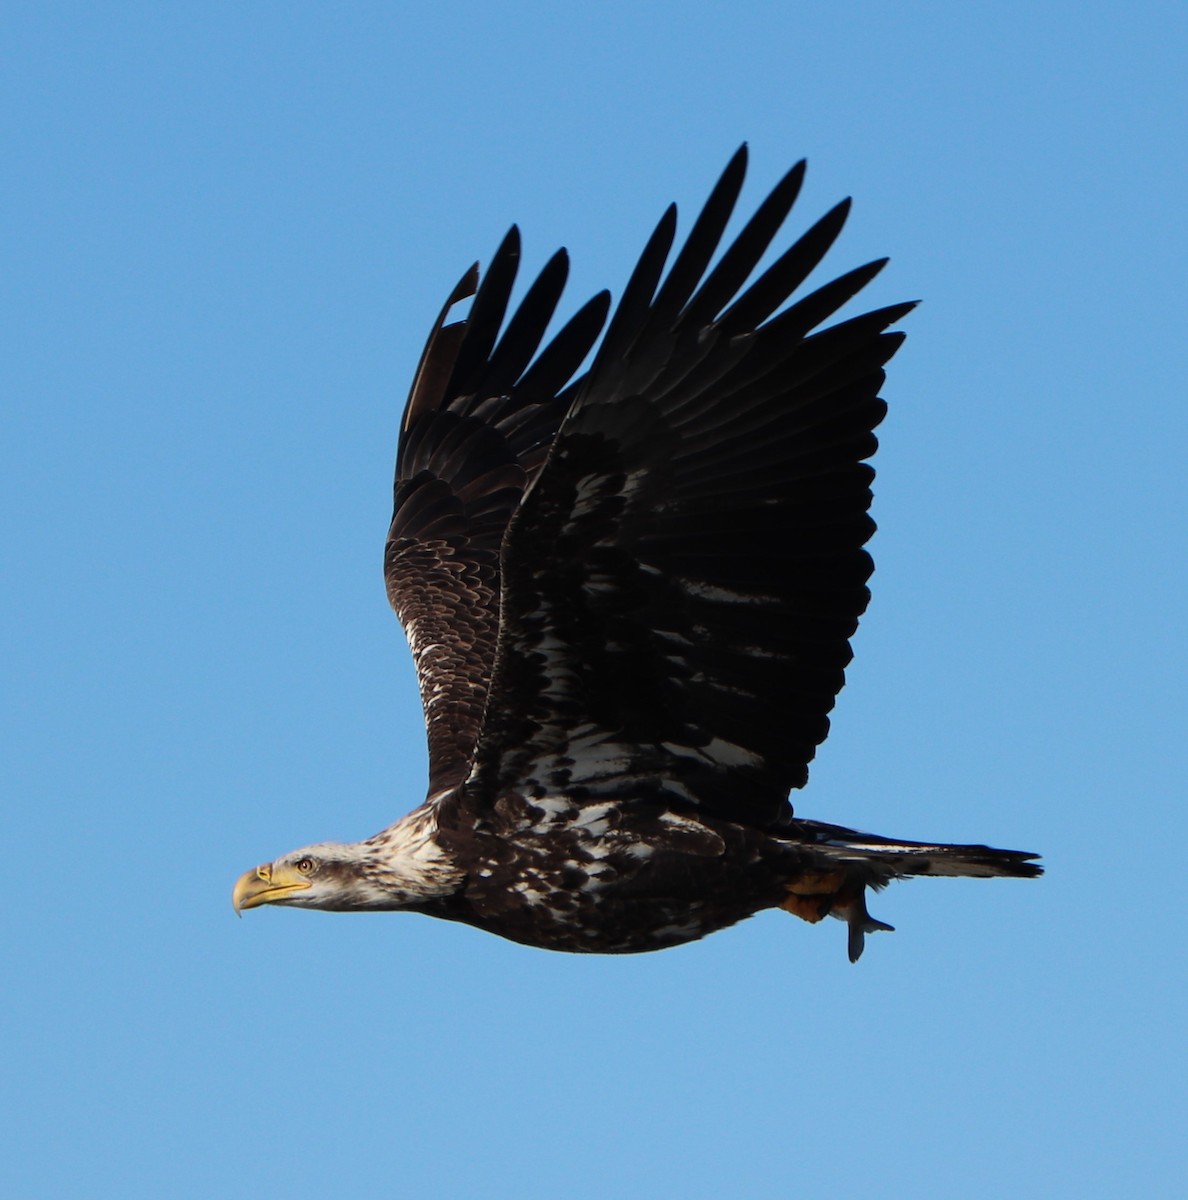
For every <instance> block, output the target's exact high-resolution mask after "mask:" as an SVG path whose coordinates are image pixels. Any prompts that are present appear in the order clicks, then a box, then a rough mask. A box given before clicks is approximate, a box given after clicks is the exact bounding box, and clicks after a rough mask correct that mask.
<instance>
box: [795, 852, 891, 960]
mask: <svg viewBox="0 0 1188 1200" xmlns="http://www.w3.org/2000/svg"><path fill="white" fill-rule="evenodd" d="M780 908H782V909H783V910H784V911H785V912H790V913H791V914H792V915H793V916H796V917H800V919H801V920H802V921H808V922H809V923H810V924H813V925H815V924H816V923H817V922H818V921H819V920H821V918H822V917H837V918H838V920H840V921H845V923H846V925H847V926H848V927H849V938H848V947H847V948H848V950H849V955H850V962H857V961H858V960H859V959H860V958H861V957H862V950H863V947H864V946H865V944H866V935H867V934H868V933H877V932H879V931H880V930H885V931H886V932H888V933H890V932H893V931H894V928H895V926H893V925H888V924H887V923H886V922H885V921H878V920H876V919H875V918H874V917H872V916H871V915H870V913H869V912H867V911H866V885H865V883H863V882H862V881H861V880H860V879H854V878H853V877H851V876H849V875H848V874H847V872H845V871H806V872H805V873H804V874H803V875H801V876H800V877H799V878H798V879H797V880H796V882H795V883H790V884H788V888H787V895H786V896H785V897H784V899H783V900H782V901H781V903H780Z"/></svg>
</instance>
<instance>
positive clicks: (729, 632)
mask: <svg viewBox="0 0 1188 1200" xmlns="http://www.w3.org/2000/svg"><path fill="white" fill-rule="evenodd" d="M745 170H746V151H745V147H744V148H743V149H740V150H739V151H738V153H737V154H736V155H735V156H734V157H733V159H732V160H731V162H730V164H729V166H728V167H727V168H726V171H725V172H724V173H723V175H722V177H721V179H720V180H719V181H718V183H717V185H716V186H715V187H714V189H713V192H712V193H711V195H710V198H709V200H708V202H707V203H706V205H705V208H704V209H703V210H702V212H701V215H700V216H699V217H698V218H697V221H696V222H695V223H694V225H693V228H692V230H691V232H690V233H689V236H688V239H687V240H686V242H685V244H684V246H683V247H682V248H681V250H680V252H679V253H678V254H677V256H676V258H675V261H674V262H673V264H672V266H671V267H670V268H669V270H668V273H667V275H666V276H664V278H663V282H661V277H662V275H663V273H664V267H665V264H666V262H667V260H668V256H669V251H670V249H671V247H672V243H673V236H674V232H675V228H676V207H675V205H674V206H671V207H670V208H669V209H668V211H667V212H665V214H664V216H663V217H662V218H661V220H660V223H659V225H658V226H657V227H656V230H655V232H654V233H653V234H652V236H651V238H650V240H649V241H648V243H647V246H646V247H645V249H644V252H643V254H642V256H641V257H640V260H639V263H638V265H637V266H636V268H635V270H634V272H633V274H632V275H631V278H630V280H629V281H628V283H627V287H626V289H625V290H624V292H623V296H622V298H621V300H620V301H619V305H618V308H617V309H616V310H615V313H614V316H613V318H612V319H611V322H610V325H609V327H608V328H607V331H606V335H605V337H604V338H603V340H602V345H601V347H600V348H599V350H598V352H597V354H596V356H595V357H594V360H593V365H592V366H591V367H590V368H589V370H588V371H586V373H585V374H582V375H578V376H576V377H575V373H576V372H577V371H578V370H579V368H580V366H581V364H582V362H583V361H584V360H585V358H586V355H587V352H588V351H589V350H590V349H591V347H592V346H593V344H594V342H595V340H596V339H597V337H598V334H599V332H600V330H601V329H602V325H603V322H604V320H605V318H606V315H607V311H608V308H609V299H608V296H607V294H606V293H603V294H601V295H598V296H596V297H595V298H594V299H593V300H591V301H590V302H589V303H588V304H586V305H585V307H583V308H582V309H581V310H580V311H579V312H578V313H577V315H576V316H574V317H573V318H572V320H570V321H569V323H568V324H567V325H565V326H564V328H563V329H562V330H561V332H560V333H558V334H557V335H556V336H555V337H554V338H553V339H552V341H550V342H549V343H548V345H547V346H546V347H545V348H544V349H543V350H540V349H539V348H540V345H541V342H542V341H543V338H544V334H545V330H546V327H547V326H548V324H549V322H550V320H551V319H552V317H553V314H554V312H555V310H556V307H557V303H558V301H559V299H560V296H561V292H562V289H563V286H564V283H565V278H566V275H567V272H568V260H567V258H566V255H565V252H564V251H560V252H558V253H557V254H556V255H555V256H554V257H553V258H552V259H551V260H550V261H549V263H548V264H547V265H546V266H545V268H544V270H543V271H542V272H541V273H540V276H539V277H538V278H537V279H536V281H535V283H533V285H532V286H531V288H529V290H528V292H527V294H526V295H525V296H524V299H523V301H522V302H521V303H520V305H519V307H518V308H517V309H516V310H515V313H514V314H513V316H512V317H511V319H510V320H509V321H508V322H507V323H506V326H504V316H505V314H506V311H507V307H508V301H509V297H510V294H511V290H512V284H513V281H514V279H515V275H516V267H517V264H518V262H519V258H520V238H519V233H518V232H517V230H516V229H515V228H513V229H512V230H511V232H510V233H509V234H508V235H507V237H506V238H505V239H504V241H503V243H502V245H501V246H500V247H499V249H498V250H497V251H496V253H495V257H494V259H493V260H492V262H491V264H490V266H489V267H488V269H487V272H486V275H485V277H484V278H483V280H482V283H481V285H480V284H479V273H478V267H477V265H476V266H474V267H472V268H471V269H470V270H469V271H468V272H467V273H466V274H465V275H464V276H463V277H462V280H461V281H460V282H459V283H458V285H457V287H455V288H454V290H453V291H452V292H451V293H450V296H449V298H448V299H447V301H446V304H445V307H444V308H443V310H442V312H441V315H440V316H439V317H438V320H437V323H436V324H435V325H434V327H433V331H432V333H431V334H430V335H429V341H428V344H427V346H426V347H425V352H424V354H423V356H422V359H421V363H420V366H419V368H418V370H417V374H416V378H415V380H414V382H413V386H412V391H411V394H410V395H409V399H408V405H407V407H406V409H405V413H404V420H403V426H402V430H401V436H400V445H399V449H398V451H397V458H396V482H395V511H394V513H393V516H392V525H391V530H390V532H389V534H388V541H387V547H386V551H385V556H384V570H385V575H386V578H387V586H388V596H389V598H390V600H391V602H392V606H393V607H394V608H395V610H396V612H397V614H398V615H399V617H400V620H401V622H402V623H403V625H404V629H405V632H406V633H407V635H408V641H409V645H410V646H411V648H412V653H413V658H414V660H415V662H416V669H417V676H418V679H419V682H420V690H421V699H422V702H423V705H424V710H425V722H426V726H427V729H428V737H429V760H430V761H429V794H428V799H426V801H425V802H424V804H422V805H421V806H420V807H419V808H418V809H416V810H415V811H414V812H412V813H410V814H409V815H408V816H406V817H402V818H401V819H400V820H399V821H397V822H396V824H394V825H392V826H391V827H390V828H388V829H385V830H384V831H383V832H382V833H378V834H376V836H375V837H372V838H368V839H367V840H366V841H363V842H357V843H353V844H349V845H339V844H331V843H322V844H319V845H314V846H308V847H306V848H305V849H302V850H295V851H293V852H292V853H290V854H286V855H284V856H283V857H281V858H278V859H277V860H275V861H274V862H272V863H266V864H264V865H263V866H260V867H257V868H255V869H254V870H252V871H248V872H247V873H246V874H245V875H244V876H243V877H242V878H241V879H240V880H239V882H238V883H237V884H236V885H235V893H234V903H235V907H236V909H237V910H239V909H244V908H254V907H256V906H257V905H261V904H287V905H294V906H298V907H304V908H323V909H339V910H362V909H409V910H412V911H414V912H422V913H428V914H430V915H432V916H437V917H444V918H447V919H449V920H454V921H465V922H466V923H468V924H471V925H475V926H477V927H479V928H480V929H486V930H489V931H490V932H492V933H498V934H501V935H502V936H504V937H507V938H511V939H513V940H514V941H518V942H524V943H527V944H528V945H532V946H540V947H545V948H547V949H552V950H576V951H594V952H603V953H622V952H630V951H641V950H656V949H660V948H662V947H665V946H673V945H677V944H679V943H681V942H687V941H692V940H694V939H696V938H700V937H702V936H703V935H705V934H707V933H710V932H712V931H713V930H715V929H720V928H722V927H723V926H726V925H730V924H733V923H734V922H735V921H738V920H740V919H742V918H743V917H748V916H751V915H752V914H753V913H755V912H758V911H759V910H761V909H765V908H772V907H780V908H784V909H786V910H788V911H789V912H792V913H794V914H796V915H797V916H800V917H803V918H805V919H806V920H809V921H818V920H820V919H821V917H823V916H826V915H829V916H835V917H840V918H842V919H844V920H845V921H846V922H847V923H848V925H849V953H850V958H851V959H852V960H853V959H857V957H858V956H859V954H861V952H862V944H863V938H864V935H865V934H866V933H868V932H870V931H871V930H875V929H889V928H890V926H888V925H884V924H882V923H881V922H879V921H876V920H874V919H873V918H871V917H870V916H869V915H868V914H867V911H866V901H865V891H866V888H867V887H874V888H879V887H882V886H883V885H885V884H886V883H887V882H889V881H890V880H892V879H895V878H899V877H903V876H909V875H976V876H992V875H1013V876H1033V875H1037V874H1039V868H1038V867H1037V866H1036V865H1034V863H1032V862H1031V861H1029V860H1031V859H1033V858H1034V857H1035V856H1034V855H1031V854H1024V853H1020V852H1017V851H1011V850H994V849H991V848H989V847H987V846H951V845H931V844H923V843H917V842H900V841H893V840H890V839H888V838H882V837H876V836H872V835H868V834H863V833H856V832H854V831H853V830H850V829H845V828H841V827H839V826H836V825H826V824H822V823H820V822H817V821H810V820H803V819H800V818H797V817H794V816H793V813H792V808H791V805H790V804H789V802H788V792H789V790H790V789H791V788H798V787H801V786H803V785H804V783H805V781H806V779H807V777H808V763H809V761H810V760H811V759H812V757H813V754H814V753H815V750H816V747H817V746H818V745H819V744H820V743H821V742H822V741H823V740H824V738H825V735H826V733H827V731H828V729H829V721H828V716H827V714H828V713H829V711H830V709H832V707H833V703H834V699H835V697H836V696H837V693H838V691H839V690H840V689H841V686H842V684H843V682H844V674H843V671H844V668H845V666H846V664H847V663H848V662H849V660H850V644H849V639H850V637H851V636H852V635H853V633H854V631H855V629H856V628H857V625H858V618H859V616H861V614H862V612H863V611H864V610H865V608H866V604H867V600H868V598H869V593H868V591H867V588H866V581H867V579H868V578H869V576H870V573H871V569H872V566H871V560H870V557H869V555H868V554H867V552H866V551H865V550H864V549H863V546H864V545H865V543H866V541H867V539H868V538H869V537H870V535H871V533H872V532H873V530H874V524H873V522H872V521H871V520H870V518H869V516H868V515H867V509H868V508H869V506H870V499H871V493H870V484H871V480H872V478H873V475H874V472H873V470H872V469H871V468H870V467H869V466H868V465H866V462H865V460H866V459H868V458H870V456H871V455H872V454H873V453H874V450H875V445H876V443H875V437H874V434H873V432H872V431H873V430H874V428H875V426H876V425H877V424H878V423H879V421H880V420H881V419H882V416H883V413H884V411H885V405H884V403H883V401H882V400H881V399H880V398H879V396H878V391H879V388H880V386H881V385H882V382H883V378H884V374H883V365H884V364H885V363H886V362H887V361H888V359H890V358H891V356H892V355H893V354H894V353H895V350H896V349H897V347H898V346H899V344H900V342H901V341H902V338H903V335H902V334H899V333H888V332H886V330H887V328H888V327H889V326H890V325H892V324H894V323H895V322H896V321H897V320H899V319H900V318H901V317H902V316H904V314H905V313H907V312H908V311H909V309H911V308H912V305H911V304H896V305H892V306H890V307H888V308H882V309H879V310H877V311H875V312H870V313H867V314H866V315H864V316H860V317H854V318H852V319H849V320H845V321H842V322H840V323H839V324H835V325H833V326H832V327H830V328H827V329H824V330H822V329H820V326H821V324H822V322H824V321H826V320H827V319H828V318H829V317H831V316H832V315H833V314H834V313H835V311H836V310H837V309H838V308H840V307H841V306H842V305H843V304H844V303H845V302H846V301H847V300H849V299H850V298H851V297H852V296H854V295H855V293H857V292H858V291H859V289H861V288H862V287H863V286H864V285H865V284H866V283H868V282H869V281H870V280H871V279H873V278H874V276H875V275H876V274H877V273H878V272H879V270H880V269H881V268H882V266H883V265H884V262H885V261H886V260H881V261H878V262H874V263H870V264H869V265H867V266H864V267H859V268H857V269H856V270H853V271H850V272H848V273H846V274H845V275H842V276H841V277H840V278H839V279H837V280H835V281H834V282H832V283H829V284H826V285H825V286H824V287H821V288H818V289H817V290H816V291H813V292H811V293H810V294H808V295H806V296H804V297H802V298H801V299H799V300H797V301H796V302H795V303H792V304H788V305H787V306H786V307H783V308H781V306H783V305H785V304H786V302H787V301H788V300H789V298H790V296H791V295H792V293H793V291H794V290H795V289H796V288H797V287H799V286H800V285H801V283H802V282H803V281H804V279H805V277H806V276H807V275H808V274H809V272H810V271H811V270H812V269H813V268H814V267H815V266H816V265H817V263H818V262H819V261H820V260H821V258H822V256H823V255H824V254H825V252H826V250H827V249H828V248H829V246H830V245H831V244H832V243H833V241H834V239H835V238H836V237H837V235H838V233H839V232H840V230H841V227H842V224H843V223H844V221H845V217H846V213H847V210H848V202H843V203H842V204H839V205H838V206H837V207H836V208H834V209H833V210H832V211H831V212H829V213H827V214H826V215H825V216H824V217H823V218H822V219H821V220H820V221H818V222H817V223H816V224H815V225H814V226H813V227H812V228H811V229H810V230H809V231H808V232H807V233H806V234H804V236H803V237H801V238H800V239H799V240H798V241H797V242H795V243H794V244H793V245H792V246H791V247H790V248H789V249H788V250H786V251H785V252H784V253H783V254H782V255H781V256H780V257H779V258H777V259H776V260H775V262H774V263H773V264H772V265H771V266H770V267H768V268H767V269H766V270H765V271H764V272H763V273H762V274H760V275H759V277H758V278H757V279H756V280H755V281H754V282H753V283H752V284H751V285H750V286H749V287H747V288H746V289H745V290H742V289H743V288H744V285H745V284H746V281H747V280H748V278H749V277H750V276H751V274H752V273H753V271H754V270H755V268H756V265H757V264H758V262H759V260H760V258H761V257H762V255H763V254H764V252H765V251H766V250H767V248H768V246H769V244H770V243H771V241H772V239H773V238H774V236H775V234H776V232H777V230H778V229H779V227H780V225H781V224H782V222H783V220H784V218H785V217H786V216H787V214H788V211H789V210H790V208H791V207H792V203H793V201H794V199H795V198H796V195H797V193H798V191H799V190H800V185H801V181H802V179H803V177H804V164H803V163H800V164H798V165H797V166H795V167H793V168H792V170H791V171H789V172H788V174H787V175H786V176H785V177H784V178H783V179H782V180H781V181H780V182H779V184H778V185H777V186H776V188H775V190H774V191H773V192H772V193H771V195H770V196H768V197H767V199H766V200H764V202H763V203H762V204H761V205H760V206H759V209H758V211H757V212H756V213H755V215H754V216H753V217H752V218H751V220H750V221H749V222H748V223H747V225H746V226H745V228H744V229H743V230H742V232H741V233H740V234H739V235H738V237H737V238H736V239H735V240H734V242H733V243H732V244H731V245H730V246H729V248H728V249H727V250H726V251H725V252H724V253H723V254H722V255H721V257H720V258H719V260H718V261H717V263H716V265H714V266H713V267H712V268H711V267H710V260H711V259H712V258H713V256H714V253H715V251H716V250H717V247H718V245H719V242H720V240H721V238H722V234H723V231H724V229H725V226H726V224H727V222H728V220H729V218H730V215H731V213H732V211H733V209H734V205H735V201H736V200H737V198H738V194H739V191H740V189H741V187H742V181H743V175H744V173H745ZM470 297H473V303H472V304H471V307H470V311H469V314H468V315H467V316H466V317H465V318H464V319H461V320H455V321H453V322H452V323H450V322H449V317H450V316H451V310H452V309H453V307H454V306H455V305H456V304H458V303H459V302H460V301H463V300H465V299H468V298H470ZM501 328H502V335H500V330H501ZM538 351H539V353H538Z"/></svg>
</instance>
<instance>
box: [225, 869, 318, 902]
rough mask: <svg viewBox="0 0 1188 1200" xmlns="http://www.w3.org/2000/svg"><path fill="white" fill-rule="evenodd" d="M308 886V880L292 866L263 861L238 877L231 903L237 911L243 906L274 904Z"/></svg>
mask: <svg viewBox="0 0 1188 1200" xmlns="http://www.w3.org/2000/svg"><path fill="white" fill-rule="evenodd" d="M309 886H310V882H309V880H308V879H306V878H304V876H302V875H300V874H299V873H298V872H297V871H296V870H295V869H294V868H293V867H277V868H273V866H272V864H271V863H263V864H262V865H261V866H258V867H255V868H254V869H253V870H251V871H245V872H244V873H243V874H242V875H241V876H240V877H239V881H238V883H236V885H235V891H234V892H232V893H231V903H232V905H233V906H234V908H235V911H236V912H237V913H239V912H242V911H243V910H244V909H245V908H259V907H260V905H261V904H275V903H276V902H277V901H278V900H283V899H284V898H285V897H286V896H291V895H293V893H294V892H303V891H305V890H306V888H308V887H309Z"/></svg>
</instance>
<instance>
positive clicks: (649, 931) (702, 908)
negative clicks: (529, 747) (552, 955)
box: [426, 797, 798, 954]
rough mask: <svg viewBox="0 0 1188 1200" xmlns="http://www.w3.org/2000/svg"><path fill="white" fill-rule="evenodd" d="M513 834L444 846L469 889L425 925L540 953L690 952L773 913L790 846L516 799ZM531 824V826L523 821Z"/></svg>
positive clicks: (749, 834)
mask: <svg viewBox="0 0 1188 1200" xmlns="http://www.w3.org/2000/svg"><path fill="white" fill-rule="evenodd" d="M503 808H504V811H505V812H507V811H508V809H511V810H513V811H514V810H518V815H519V816H520V818H521V819H519V820H516V821H515V823H514V824H515V828H514V829H513V830H508V829H506V828H505V829H503V830H500V831H496V830H484V829H482V828H481V827H471V828H469V829H467V830H464V831H459V830H457V829H455V830H454V831H452V832H445V831H443V834H442V835H440V836H441V840H442V841H443V844H445V845H446V846H447V848H448V849H449V851H450V852H451V853H452V854H453V855H454V857H455V860H456V861H459V862H461V863H465V866H466V870H467V879H466V882H465V884H464V886H463V887H462V888H461V889H460V890H459V891H458V892H457V893H455V894H454V895H453V896H451V897H448V898H445V899H443V900H442V901H441V902H440V904H439V905H437V906H435V907H434V908H433V909H430V910H426V911H431V912H432V913H433V915H437V916H442V917H446V918H449V919H453V920H458V921H463V922H465V923H466V924H469V925H474V926H476V927H478V928H480V929H483V930H485V931H487V932H489V933H495V934H498V935H500V936H501V937H505V938H508V939H510V940H511V941H515V942H521V943H523V944H525V945H529V946H536V947H538V948H541V949H547V950H564V951H570V952H575V953H590V954H632V953H641V952H644V951H649V950H661V949H664V948H666V947H670V946H677V945H680V944H682V943H684V942H692V941H696V940H697V939H699V938H702V937H704V936H705V935H706V934H709V933H713V932H714V931H715V930H718V929H722V928H725V927H726V926H728V925H733V924H734V923H735V922H737V921H740V920H742V919H744V918H746V917H749V916H752V915H754V914H755V913H756V912H759V911H760V910H761V909H764V908H770V907H773V906H775V905H778V904H780V903H781V902H782V901H783V900H784V898H785V897H786V895H787V888H788V883H789V881H790V879H793V878H795V877H796V875H797V874H798V864H797V861H796V859H797V858H798V856H796V855H795V853H794V851H793V849H792V847H791V846H789V844H788V843H787V842H786V841H782V840H781V839H777V838H772V837H770V836H769V835H767V834H765V833H763V832H761V831H759V830H755V829H753V828H749V827H745V826H739V825H733V824H728V823H725V822H717V821H715V822H712V823H711V822H709V821H707V820H703V819H697V818H693V817H689V816H685V815H682V814H677V813H673V812H672V811H670V810H667V809H665V808H661V807H660V806H657V807H656V808H654V809H652V810H651V811H649V810H648V809H647V808H646V807H643V806H640V805H638V804H635V803H632V804H627V805H619V804H614V803H606V804H599V805H595V806H588V805H587V806H579V805H577V804H576V803H574V802H573V801H571V800H566V799H560V798H552V797H546V798H538V799H533V800H531V801H527V800H524V799H523V798H520V797H516V798H515V799H514V800H513V801H511V802H510V803H508V804H503ZM527 814H531V817H530V819H524V817H525V816H526V815H527Z"/></svg>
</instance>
